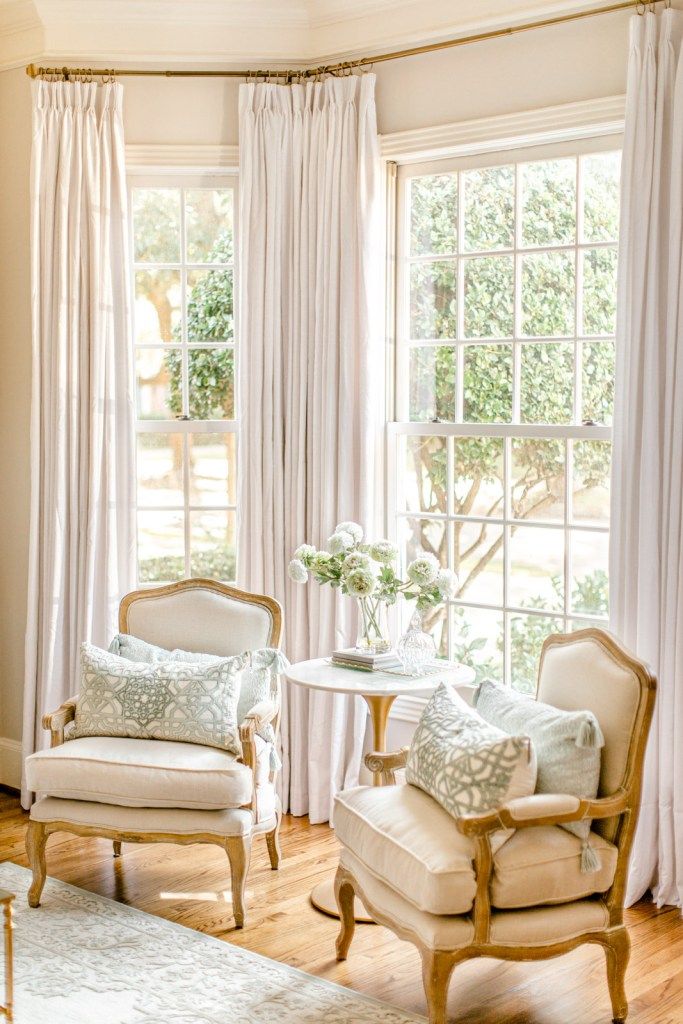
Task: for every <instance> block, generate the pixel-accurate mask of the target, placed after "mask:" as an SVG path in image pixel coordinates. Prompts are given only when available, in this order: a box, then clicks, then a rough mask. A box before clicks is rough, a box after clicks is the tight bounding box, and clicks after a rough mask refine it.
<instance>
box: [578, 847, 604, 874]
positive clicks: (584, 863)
mask: <svg viewBox="0 0 683 1024" xmlns="http://www.w3.org/2000/svg"><path fill="white" fill-rule="evenodd" d="M601 867H602V865H601V863H600V858H599V857H598V855H597V853H596V852H595V850H594V849H593V847H592V846H591V844H590V843H589V842H588V840H587V839H584V841H583V843H582V845H581V873H582V874H583V875H590V874H593V873H594V872H595V871H599V870H600V868H601Z"/></svg>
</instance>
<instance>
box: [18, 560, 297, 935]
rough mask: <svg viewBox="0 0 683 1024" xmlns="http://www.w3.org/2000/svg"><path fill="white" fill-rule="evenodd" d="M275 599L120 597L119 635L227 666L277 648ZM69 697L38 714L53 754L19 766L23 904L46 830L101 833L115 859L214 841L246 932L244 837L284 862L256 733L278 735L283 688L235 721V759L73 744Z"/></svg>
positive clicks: (177, 592)
mask: <svg viewBox="0 0 683 1024" xmlns="http://www.w3.org/2000/svg"><path fill="white" fill-rule="evenodd" d="M281 628H282V612H281V608H280V605H279V604H278V603H277V601H275V600H273V599H272V598H270V597H264V596H260V595H258V594H248V593H245V592H244V591H241V590H236V589H234V588H232V587H227V586H224V585H223V584H221V583H217V582H214V581H213V580H201V579H194V580H183V581H181V582H180V583H174V584H171V585H170V586H164V587H158V588H154V589H148V590H138V591H135V592H133V593H131V594H127V595H126V596H125V597H124V598H123V600H122V601H121V605H120V609H119V629H120V631H121V632H122V633H129V634H132V635H133V636H136V637H139V638H140V639H142V640H146V641H147V642H149V643H151V644H155V645H157V646H159V647H165V648H169V649H172V648H181V649H183V650H186V651H193V652H201V653H205V654H216V655H220V656H223V657H228V656H231V655H235V654H240V653H242V652H243V651H247V650H256V649H258V648H262V647H277V646H278V645H279V642H280V633H281ZM75 710H76V698H75V697H74V698H72V699H71V700H68V701H66V703H64V704H62V706H61V707H60V708H58V709H57V710H56V711H54V712H52V714H48V715H45V717H44V719H43V726H44V728H45V729H47V730H48V731H49V732H50V736H51V748H50V749H49V750H45V751H41V752H39V753H37V754H33V755H32V756H31V757H30V758H28V760H27V775H28V779H29V785H30V786H31V788H32V789H34V790H35V791H36V792H37V793H38V794H39V798H38V800H37V801H36V803H34V805H33V807H32V808H31V814H30V821H29V825H28V831H27V837H26V845H27V852H28V857H29V862H30V865H31V868H32V871H33V883H32V885H31V888H30V890H29V903H30V905H31V906H32V907H37V906H38V905H39V903H40V896H41V893H42V890H43V885H44V883H45V874H46V865H45V845H46V842H47V839H48V836H50V835H51V834H52V833H53V832H71V833H74V834H75V835H79V836H100V837H102V836H104V837H106V838H109V839H111V840H113V843H114V855H115V856H119V855H120V853H121V844H122V843H153V842H164V843H215V844H217V845H218V846H221V847H222V848H223V849H225V851H226V853H227V856H228V859H229V863H230V870H231V878H232V900H233V912H234V917H235V924H236V926H237V927H238V928H241V927H242V926H243V924H244V916H245V907H244V893H245V884H246V876H247V871H248V868H249V858H250V852H251V842H252V837H253V836H255V835H264V836H265V838H266V841H267V845H268V852H269V855H270V863H271V866H272V868H273V869H274V870H275V869H277V867H278V865H279V861H280V847H279V841H278V832H279V827H280V818H281V809H280V804H279V801H278V798H277V795H276V792H275V776H276V772H275V771H274V770H273V768H272V766H271V765H272V762H271V754H272V750H271V745H270V744H269V743H268V742H266V741H265V740H264V739H263V738H262V737H261V736H260V735H259V732H262V731H263V730H264V726H266V725H267V724H268V723H270V724H271V725H272V726H273V728H274V730H277V727H278V721H279V715H280V691H279V682H278V683H276V684H275V686H274V687H273V688H272V690H271V693H270V698H269V699H268V700H265V701H261V702H259V703H258V704H257V705H256V706H255V707H253V708H252V709H251V711H249V713H248V714H247V715H246V718H245V719H244V721H243V722H242V723H241V724H240V741H241V748H242V750H241V756H235V755H234V754H230V753H228V752H226V751H224V750H219V749H216V748H212V747H205V746H200V745H197V744H193V743H182V742H167V741H164V740H154V739H153V740H147V739H122V738H113V737H111V738H110V737H103V736H88V737H83V738H79V739H70V738H69V733H70V730H71V729H72V728H73V726H72V723H73V720H74V716H75Z"/></svg>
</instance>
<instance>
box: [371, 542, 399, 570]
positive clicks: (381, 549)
mask: <svg viewBox="0 0 683 1024" xmlns="http://www.w3.org/2000/svg"><path fill="white" fill-rule="evenodd" d="M370 557H371V558H374V560H375V561H376V562H381V563H382V565H391V563H392V562H395V561H396V559H397V558H398V548H397V547H396V545H395V544H392V543H391V541H390V540H376V541H375V543H374V544H371V545H370Z"/></svg>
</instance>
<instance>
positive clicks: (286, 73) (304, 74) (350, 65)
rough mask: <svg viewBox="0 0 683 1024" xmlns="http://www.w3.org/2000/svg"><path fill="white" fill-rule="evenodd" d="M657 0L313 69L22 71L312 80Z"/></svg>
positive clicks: (33, 73) (626, 2)
mask: <svg viewBox="0 0 683 1024" xmlns="http://www.w3.org/2000/svg"><path fill="white" fill-rule="evenodd" d="M660 2H661V0H654V2H651V3H645V2H643V0H622V2H621V3H612V4H607V5H604V6H602V7H593V8H591V9H590V10H585V11H575V12H574V13H573V14H558V15H555V17H553V18H543V19H541V20H538V21H528V22H525V23H524V24H522V25H510V26H509V27H508V28H497V29H492V30H491V31H490V32H477V33H475V34H474V35H469V36H458V37H457V38H455V39H445V40H443V41H442V42H439V43H425V44H424V45H422V46H411V47H408V48H407V49H405V50H393V51H391V52H390V53H380V54H377V55H376V56H374V57H360V58H358V59H357V60H350V61H339V62H337V63H336V64H325V65H321V66H320V67H313V68H300V69H294V70H291V69H283V68H280V69H274V70H272V71H271V70H261V69H259V70H254V69H251V70H249V71H231V70H224V71H208V70H206V69H204V68H201V69H196V70H174V71H161V70H158V69H154V70H150V69H142V70H139V69H136V68H101V69H93V68H71V67H62V68H57V67H52V68H47V67H38V66H36V65H35V64H29V65H28V66H27V68H26V74H27V75H29V77H30V78H40V77H43V76H57V77H59V76H61V77H63V78H64V79H68V78H69V77H71V76H73V77H89V78H99V77H104V78H112V77H118V76H124V75H139V76H141V77H153V78H157V77H158V78H246V79H247V80H248V79H250V78H255V79H259V78H264V79H266V78H267V79H271V78H284V79H285V80H286V81H288V82H291V81H293V80H295V79H309V78H316V77H319V76H321V75H328V74H330V75H339V74H344V73H347V74H348V73H351V72H352V71H354V70H355V69H357V68H359V69H362V68H367V67H372V65H373V64H382V63H383V62H384V61H388V60H400V59H401V58H402V57H417V56H419V55H420V54H423V53H433V52H434V51H436V50H448V49H451V48H452V47H454V46H466V45H468V44H469V43H483V42H486V41H487V40H489V39H500V38H502V37H503V36H514V35H517V34H518V33H519V32H530V31H531V30H532V29H536V28H549V27H551V26H552V25H563V24H565V23H567V22H570V21H581V20H582V19H583V18H594V17H595V16H596V15H598V14H615V13H616V12H618V11H626V10H628V9H629V8H633V7H635V8H637V9H638V13H639V14H644V13H645V11H646V10H647V9H648V8H649V9H651V10H654V7H655V3H660ZM665 2H666V5H667V7H670V6H671V0H665Z"/></svg>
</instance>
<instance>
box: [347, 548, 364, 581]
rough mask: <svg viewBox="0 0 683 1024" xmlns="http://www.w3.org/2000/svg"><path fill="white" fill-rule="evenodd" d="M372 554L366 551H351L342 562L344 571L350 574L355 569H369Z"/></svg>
mask: <svg viewBox="0 0 683 1024" xmlns="http://www.w3.org/2000/svg"><path fill="white" fill-rule="evenodd" d="M369 568H370V556H369V555H366V554H365V552H364V551H351V552H350V553H349V554H348V555H347V556H346V558H345V559H344V561H343V562H342V572H343V573H344V574H345V575H347V576H348V574H349V573H350V572H353V571H354V570H355V569H369Z"/></svg>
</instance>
